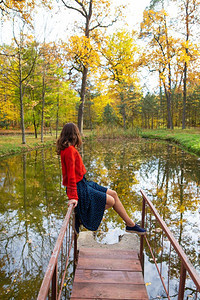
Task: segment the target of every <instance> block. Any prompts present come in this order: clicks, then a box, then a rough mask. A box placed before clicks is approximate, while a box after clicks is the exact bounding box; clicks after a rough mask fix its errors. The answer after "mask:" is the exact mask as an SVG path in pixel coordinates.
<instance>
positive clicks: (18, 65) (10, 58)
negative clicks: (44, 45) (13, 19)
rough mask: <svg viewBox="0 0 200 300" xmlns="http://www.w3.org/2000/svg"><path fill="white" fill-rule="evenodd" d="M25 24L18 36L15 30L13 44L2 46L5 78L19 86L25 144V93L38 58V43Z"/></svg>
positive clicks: (23, 141)
mask: <svg viewBox="0 0 200 300" xmlns="http://www.w3.org/2000/svg"><path fill="white" fill-rule="evenodd" d="M13 26H14V25H13ZM24 26H25V24H24V22H23V24H22V27H21V28H20V32H19V35H18V36H16V34H15V32H14V30H13V34H14V37H13V43H12V45H11V46H8V47H4V46H1V55H3V56H4V58H5V64H4V67H3V68H1V75H2V76H3V78H5V80H7V81H8V82H10V83H11V84H12V85H14V86H15V87H16V88H17V94H18V97H19V105H20V120H21V130H22V143H23V144H25V143H26V139H25V124H24V93H25V90H26V88H27V85H28V83H29V80H30V75H31V73H32V72H33V69H34V66H35V63H36V59H37V47H36V46H37V44H36V42H35V41H34V40H33V38H32V37H31V36H28V35H26V34H25V33H24ZM13 28H14V27H13Z"/></svg>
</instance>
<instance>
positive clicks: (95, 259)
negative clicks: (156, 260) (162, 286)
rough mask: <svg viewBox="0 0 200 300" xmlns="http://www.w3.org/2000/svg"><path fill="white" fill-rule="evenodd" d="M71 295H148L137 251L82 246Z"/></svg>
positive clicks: (99, 297)
mask: <svg viewBox="0 0 200 300" xmlns="http://www.w3.org/2000/svg"><path fill="white" fill-rule="evenodd" d="M71 299H73V300H75V299H113V300H114V299H124V300H126V299H140V300H142V299H145V300H146V299H148V295H147V291H146V287H145V284H144V279H143V275H142V268H141V265H140V261H139V259H138V255H137V253H136V252H134V251H129V250H109V249H101V248H100V249H99V248H98V249H92V248H81V249H80V251H79V259H78V265H77V268H76V273H75V278H74V284H73V289H72V295H71Z"/></svg>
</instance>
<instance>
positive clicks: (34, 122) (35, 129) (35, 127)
mask: <svg viewBox="0 0 200 300" xmlns="http://www.w3.org/2000/svg"><path fill="white" fill-rule="evenodd" d="M33 125H34V131H35V138H36V139H37V125H36V121H35V114H34V113H33Z"/></svg>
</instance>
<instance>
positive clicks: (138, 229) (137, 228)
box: [126, 224, 146, 235]
mask: <svg viewBox="0 0 200 300" xmlns="http://www.w3.org/2000/svg"><path fill="white" fill-rule="evenodd" d="M126 232H134V233H137V234H139V235H144V234H145V233H146V229H144V228H141V227H140V226H139V225H138V224H135V226H133V227H130V226H126Z"/></svg>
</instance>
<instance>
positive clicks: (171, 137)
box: [140, 129, 200, 155]
mask: <svg viewBox="0 0 200 300" xmlns="http://www.w3.org/2000/svg"><path fill="white" fill-rule="evenodd" d="M140 135H141V137H144V138H153V139H161V140H167V141H171V142H174V143H177V144H179V145H181V146H182V147H183V148H184V149H186V150H188V151H190V152H192V153H195V154H197V155H200V129H184V130H182V129H174V130H169V129H159V130H143V131H142V133H141V134H140Z"/></svg>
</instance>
